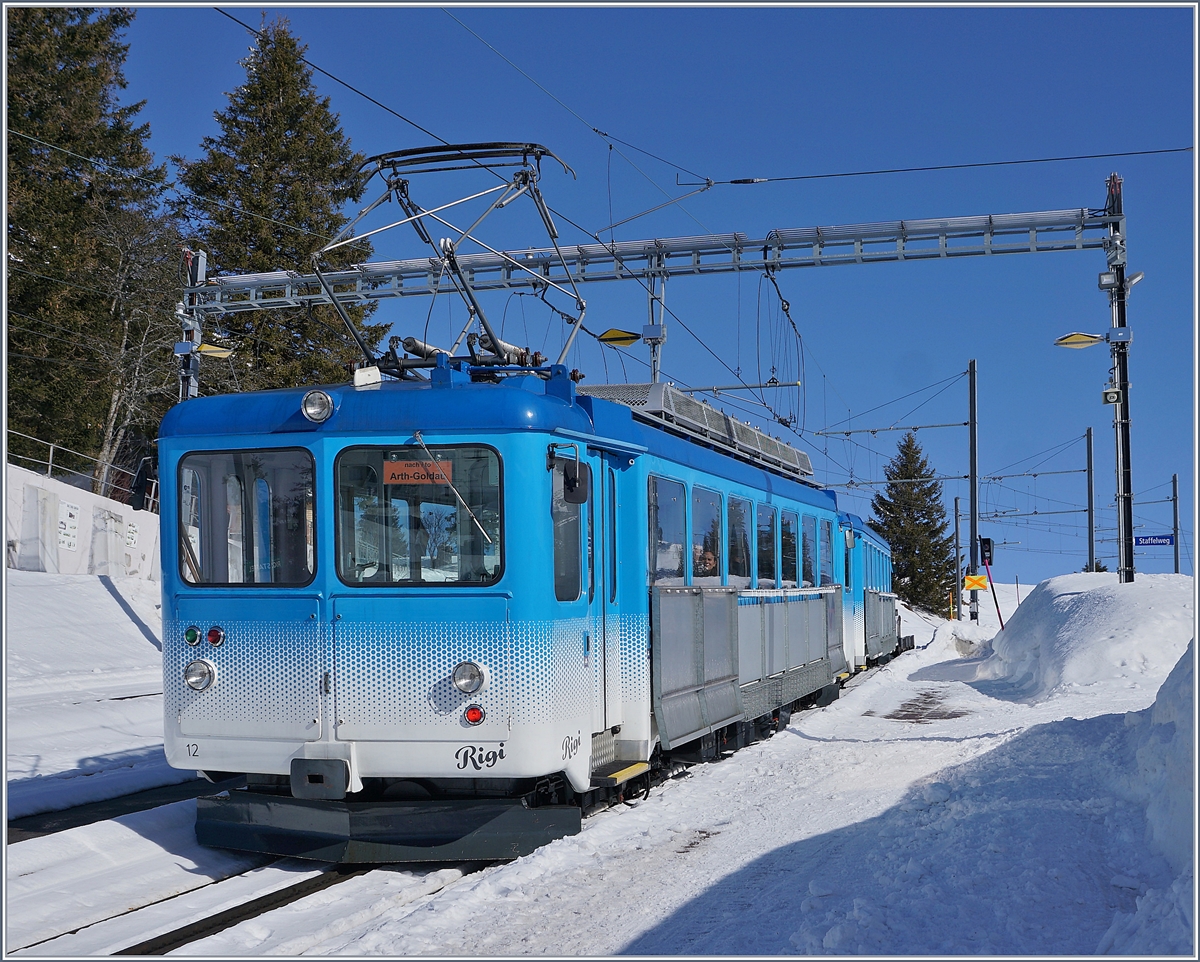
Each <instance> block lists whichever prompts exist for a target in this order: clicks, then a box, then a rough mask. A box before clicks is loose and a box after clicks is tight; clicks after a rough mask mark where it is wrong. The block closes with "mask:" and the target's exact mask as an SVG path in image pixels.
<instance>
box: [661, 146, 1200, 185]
mask: <svg viewBox="0 0 1200 962" xmlns="http://www.w3.org/2000/svg"><path fill="white" fill-rule="evenodd" d="M1191 150H1192V148H1191V147H1163V148H1159V149H1156V150H1120V151H1110V152H1108V153H1102V154H1072V155H1069V156H1064V157H1031V158H1027V159H1024V160H989V161H980V162H977V163H969V164H930V165H927V166H924V167H886V168H880V169H878V170H847V171H839V172H838V173H832V174H791V175H788V176H783V177H738V178H734V179H733V180H714V181H712V184H713V185H714V186H720V185H725V184H777V183H783V182H785V181H797V180H830V179H832V178H835V177H873V176H876V175H879V174H914V173H922V172H926V171H938V170H971V169H974V168H980V167H1014V166H1017V165H1020V164H1056V163H1063V162H1066V161H1072V160H1104V159H1107V158H1111V157H1145V156H1150V155H1154V154H1180V153H1186V152H1190V151H1191ZM693 176H699V175H698V174H694V175H693ZM677 186H680V187H693V186H698V185H695V184H687V183H678V184H677Z"/></svg>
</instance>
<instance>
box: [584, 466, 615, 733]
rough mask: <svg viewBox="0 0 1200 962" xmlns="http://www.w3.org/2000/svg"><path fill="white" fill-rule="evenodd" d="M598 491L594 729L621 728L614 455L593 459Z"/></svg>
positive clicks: (592, 521) (592, 566)
mask: <svg viewBox="0 0 1200 962" xmlns="http://www.w3.org/2000/svg"><path fill="white" fill-rule="evenodd" d="M589 460H590V466H591V469H592V490H591V492H590V494H591V496H590V497H589V499H588V601H589V604H590V605H591V610H592V626H593V630H592V641H591V645H590V653H591V662H592V665H591V667H592V731H593V732H602V731H611V730H612V729H613V728H616V727H618V726H619V725H620V724H621V642H620V635H621V632H620V618H619V613H618V605H619V599H618V595H617V585H618V578H617V572H618V570H619V565H620V558H619V556H618V554H617V537H616V535H617V517H618V512H619V502H618V500H617V473H616V462H615V461H614V460H613V458H612V456H611V455H607V454H605V455H601V456H599V457H597V458H595V459H594V460H593V459H589Z"/></svg>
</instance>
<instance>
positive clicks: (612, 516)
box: [606, 468, 617, 604]
mask: <svg viewBox="0 0 1200 962" xmlns="http://www.w3.org/2000/svg"><path fill="white" fill-rule="evenodd" d="M607 552H608V553H607V554H606V557H607V558H608V600H609V603H610V604H614V603H615V602H616V600H617V472H616V471H614V470H613V469H612V468H609V469H608V547H607Z"/></svg>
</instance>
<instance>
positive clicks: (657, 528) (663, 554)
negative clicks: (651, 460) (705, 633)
mask: <svg viewBox="0 0 1200 962" xmlns="http://www.w3.org/2000/svg"><path fill="white" fill-rule="evenodd" d="M648 494H649V505H650V583H651V584H658V585H681V584H683V583H684V576H683V546H684V545H685V544H686V543H687V532H686V530H685V514H684V510H685V507H686V504H687V502H686V498H687V492H686V491H685V490H684V487H683V485H682V484H680V483H679V482H678V481H667V480H665V479H663V478H656V477H655V476H654V475H650V482H649V492H648Z"/></svg>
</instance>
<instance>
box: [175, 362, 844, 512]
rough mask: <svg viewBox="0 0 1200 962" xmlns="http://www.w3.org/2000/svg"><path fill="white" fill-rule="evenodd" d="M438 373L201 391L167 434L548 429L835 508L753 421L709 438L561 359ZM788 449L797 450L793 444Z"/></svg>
mask: <svg viewBox="0 0 1200 962" xmlns="http://www.w3.org/2000/svg"><path fill="white" fill-rule="evenodd" d="M431 374H432V376H431V378H430V380H421V381H391V380H389V381H384V382H383V383H376V384H373V385H364V386H355V385H353V384H333V385H321V386H319V387H311V386H310V387H302V388H283V389H279V390H273V391H252V392H244V393H240V394H219V395H212V396H210V397H204V398H194V399H192V400H189V401H188V402H187V403H185V404H177V405H175V406H174V407H173V408H171V409H170V410H169V411H168V412H167V414H166V416H165V417H164V418H163V420H162V424H161V426H160V428H159V437H160V438H164V439H165V438H185V437H195V438H205V439H212V438H214V437H226V436H228V437H236V436H259V437H262V436H264V435H267V436H271V435H273V436H276V437H278V438H279V439H280V441H281V442H282V443H286V442H287V439H288V436H289V435H290V436H291V437H292V439H294V443H300V442H301V441H302V440H310V439H312V438H313V437H314V436H321V435H327V436H328V435H359V436H362V435H373V434H378V435H389V436H392V437H395V436H396V435H397V434H400V435H404V436H408V435H411V434H412V432H414V431H425V432H436V431H444V430H462V431H470V430H479V431H481V432H487V431H522V430H531V431H542V432H546V433H549V434H556V435H559V436H561V437H562V438H563V439H564V440H566V441H569V440H578V441H584V442H587V443H589V444H594V445H595V446H596V447H599V448H602V449H606V450H611V451H615V452H618V453H621V452H623V453H627V454H642V453H649V454H653V455H656V456H658V457H662V458H664V459H668V460H670V461H673V462H676V463H678V464H682V465H687V466H689V467H691V468H694V469H696V470H698V471H703V472H707V473H711V474H715V475H718V476H721V477H725V478H727V479H729V480H731V481H735V482H737V483H741V484H745V485H747V486H749V487H754V488H758V489H761V490H765V491H776V492H778V493H780V494H785V495H786V496H788V497H792V498H796V499H798V500H802V501H805V502H808V503H811V504H814V505H821V506H823V507H825V508H828V509H830V510H836V498H835V496H834V494H833V493H832V492H831V491H828V490H825V489H823V488H820V487H818V486H817V485H815V484H814V483H812V482H811V481H808V480H807V479H805V478H804V477H803V475H802V473H801V472H800V471H799V470H797V467H796V466H795V465H794V464H793V465H791V466H788V467H786V468H785V465H784V463H783V459H782V458H781V456H780V449H781V448H787V446H786V445H783V444H782V443H780V442H774V444H775V445H776V447H774V448H773V449H772V450H771V456H772V457H771V459H770V460H769V459H768V458H767V457H765V456H764V455H763V454H762V452H761V450H760V449H757V450H755V449H751V448H750V447H749V444H753V445H755V446H756V448H757V446H759V445H765V442H764V441H763V440H762V439H764V438H765V437H766V436H765V435H763V434H762V432H759V431H756V430H753V429H751V431H752V432H753V434H752V435H751V434H749V433H748V432H739V435H736V436H735V435H734V432H735V430H736V429H737V428H742V427H745V426H744V425H741V424H740V422H732V421H731V419H725V429H724V431H725V433H722V432H720V431H714V432H713V435H712V437H710V438H706V437H703V436H701V435H700V434H699V432H698V431H696V430H695V428H694V426H689V425H688V424H687V423H686V421H683V420H681V422H680V423H675V422H673V421H667V420H665V419H663V418H662V417H661V416H647V415H646V414H645V413H644V412H639V411H637V410H636V408H635V407H632V406H631V405H630V404H629V403H628V402H626V403H621V402H620V401H616V400H607V399H605V398H603V397H601V396H598V395H599V394H601V392H600V391H595V395H593V394H591V393H590V392H589V394H582V393H580V394H576V390H575V384H574V382H573V381H571V380H570V378H569V377H568V375H567V372H566V369H565V368H562V367H559V366H556V367H555V369H554V371H553V373H552V374H551V376H550V377H549V378H545V377H539V376H537V375H535V374H509V375H507V376H504V377H501V378H499V379H498V382H491V381H472V380H471V379H470V377H468V376H467V375H466V374H465V373H460V372H458V371H455V370H453V369H451V368H448V367H443V368H435V369H434V370H433V371H432V372H431ZM603 387H609V386H607V385H605V386H603ZM633 387H635V388H636V387H638V386H637V385H634V386H633ZM314 390H321V391H324V392H325V393H326V394H328V395H329V397H330V398H331V399H332V401H333V414H332V415H330V417H329V418H328V419H327V420H326V421H323V422H321V423H314V422H312V421H310V420H308V419H307V418H306V417H305V416H304V414H303V412H302V410H301V403H302V401H303V399H304V396H305V395H306V394H308V393H309V392H310V391H314ZM592 390H593V391H594V390H595V389H592ZM692 403H693V404H695V403H696V402H692ZM696 406H697V407H705V408H707V406H706V405H699V404H697V405H696ZM709 410H711V409H709ZM635 414H638V415H640V416H638V417H635ZM734 425H736V427H735V426H734ZM306 436H307V437H306ZM737 436H741V437H742V438H743V441H744V440H745V439H746V438H747V437H749V438H750V442H749V444H746V445H745V446H744V448H743V449H742V450H737V449H735V448H734V446H733V444H731V443H730V442H731V440H735V439H736V437H737ZM201 443H204V442H201ZM787 450H788V451H792V452H793V453H795V452H794V449H791V448H788V449H787ZM805 461H807V459H805Z"/></svg>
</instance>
